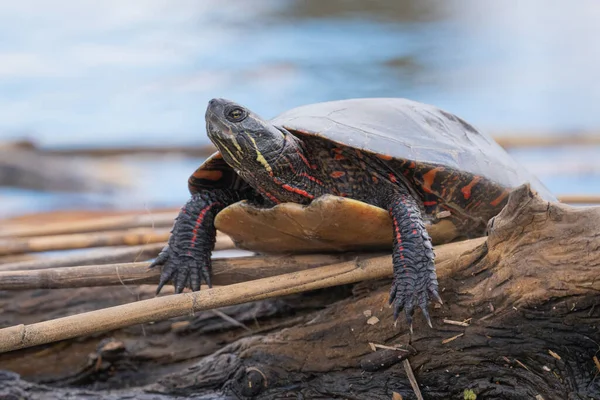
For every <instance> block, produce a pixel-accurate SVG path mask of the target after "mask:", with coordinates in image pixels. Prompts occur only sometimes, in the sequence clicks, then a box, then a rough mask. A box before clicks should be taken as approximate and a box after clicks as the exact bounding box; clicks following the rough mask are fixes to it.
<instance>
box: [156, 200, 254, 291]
mask: <svg viewBox="0 0 600 400" xmlns="http://www.w3.org/2000/svg"><path fill="white" fill-rule="evenodd" d="M240 197H242V196H240V193H238V192H235V191H233V190H203V191H200V192H198V193H195V194H193V195H192V198H191V199H190V200H189V201H188V202H187V203H186V204H185V205H184V206H183V207H182V208H181V211H180V212H179V215H178V216H177V218H176V219H175V224H174V225H173V230H172V231H171V236H170V238H169V243H168V245H167V246H166V247H165V248H164V249H163V250H162V251H161V253H160V254H159V255H158V257H157V258H156V259H155V260H154V262H153V263H152V264H151V265H150V268H154V267H156V266H162V272H161V275H160V283H159V284H158V288H157V289H156V294H158V293H159V292H160V290H161V289H162V288H163V286H164V285H165V283H167V282H168V281H169V280H171V281H172V282H173V285H174V286H175V292H176V293H181V292H182V291H183V289H184V288H185V287H190V288H191V289H192V290H194V291H197V290H200V284H201V283H202V281H204V282H206V284H207V285H208V286H209V287H211V286H212V285H211V282H210V279H211V272H212V264H211V253H212V250H213V248H214V245H215V237H216V229H215V225H214V220H215V216H216V215H217V214H218V213H219V211H221V210H222V209H223V208H225V207H227V206H228V205H230V204H232V203H235V202H236V201H239V200H240V199H241V198H240Z"/></svg>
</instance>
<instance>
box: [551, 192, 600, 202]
mask: <svg viewBox="0 0 600 400" xmlns="http://www.w3.org/2000/svg"><path fill="white" fill-rule="evenodd" d="M558 200H560V202H561V203H567V204H600V196H598V195H585V194H565V195H562V196H558Z"/></svg>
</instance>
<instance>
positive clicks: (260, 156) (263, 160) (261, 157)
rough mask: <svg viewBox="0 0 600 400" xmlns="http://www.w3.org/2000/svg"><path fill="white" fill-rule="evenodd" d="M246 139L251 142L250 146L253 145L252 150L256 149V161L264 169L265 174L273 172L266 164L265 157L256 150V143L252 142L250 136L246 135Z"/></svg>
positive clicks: (252, 139)
mask: <svg viewBox="0 0 600 400" xmlns="http://www.w3.org/2000/svg"><path fill="white" fill-rule="evenodd" d="M248 137H249V138H250V140H251V141H252V144H253V145H254V148H255V149H256V161H258V162H259V163H261V164H262V166H263V167H265V169H266V170H267V172H272V171H273V170H272V169H271V166H270V165H269V163H268V162H267V160H266V159H265V157H264V156H263V155H262V153H261V152H260V150H259V149H258V145H257V144H256V141H255V140H254V138H253V137H252V136H250V135H248Z"/></svg>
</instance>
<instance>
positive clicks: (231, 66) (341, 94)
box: [0, 0, 600, 212]
mask: <svg viewBox="0 0 600 400" xmlns="http://www.w3.org/2000/svg"><path fill="white" fill-rule="evenodd" d="M599 20H600V3H598V2H597V1H596V0H588V1H579V2H577V3H576V5H575V4H570V3H567V2H547V1H544V0H535V1H528V2H517V1H516V0H513V1H500V0H498V1H490V2H480V1H477V0H469V1H467V0H446V1H444V2H439V1H423V0H413V1H402V2H396V1H379V2H377V1H368V2H366V1H358V0H357V1H347V0H346V1H343V0H328V1H327V2H323V1H320V0H304V1H301V0H298V1H275V0H253V1H252V2H249V1H245V0H227V1H226V2H225V1H214V0H203V1H190V0H178V1H177V2H173V1H161V0H144V1H142V0H129V1H127V2H121V1H117V0H109V1H85V0H83V1H79V2H73V1H70V0H62V1H61V0H55V1H51V2H46V1H42V0H39V1H31V0H29V1H27V0H25V1H19V2H1V3H0V139H6V138H10V137H22V136H23V135H27V136H29V137H32V138H34V139H35V140H37V141H38V143H40V144H41V145H43V146H46V147H77V146H94V145H116V144H143V145H156V144H161V143H163V144H176V143H180V144H186V143H202V142H206V136H205V132H204V120H203V116H204V109H205V106H206V103H207V101H208V100H209V99H210V98H212V97H226V98H231V99H234V100H236V101H238V102H240V103H243V104H245V105H247V106H249V107H251V108H252V109H254V110H256V111H257V112H258V113H260V114H261V115H263V116H265V117H272V116H274V115H276V114H278V113H279V112H282V111H284V110H286V109H288V108H291V107H293V106H296V105H301V104H306V103H312V102H318V101H326V100H333V99H341V98H350V97H369V96H377V97H381V96H393V97H408V98H411V99H414V100H418V101H422V102H426V103H432V104H435V105H437V106H440V107H442V108H444V109H447V110H448V111H451V112H454V113H456V114H458V115H459V116H461V117H463V118H464V119H466V120H468V121H469V122H471V123H473V124H474V125H476V126H478V127H479V128H480V129H482V130H486V131H490V132H492V131H493V132H498V131H516V130H524V129H530V130H535V131H548V132H565V131H577V130H593V129H598V128H599V127H600V113H599V112H598V104H600V84H599V83H598V82H600V79H599V78H600V76H599V75H600V74H599V72H598V71H600V46H598V45H597V44H596V43H595V41H596V39H597V38H598V37H600V24H598V23H597V21H599ZM514 154H515V156H516V157H517V158H518V159H519V160H520V161H521V162H522V163H523V164H525V165H526V166H527V167H528V168H530V169H531V170H532V171H533V172H534V173H536V174H538V175H539V176H540V178H541V179H542V180H543V181H544V182H545V183H546V184H547V185H548V186H549V188H550V189H551V190H553V191H554V192H556V193H600V161H599V159H600V157H599V156H600V148H585V149H582V148H569V149H553V150H523V151H519V152H515V153H514ZM198 163H199V160H175V161H163V160H161V162H160V163H158V162H152V161H151V160H150V161H144V162H143V163H142V164H141V166H143V169H142V168H138V170H136V171H137V172H136V177H137V181H138V182H139V185H138V187H136V188H135V189H134V190H132V191H129V192H127V193H119V194H116V195H112V196H104V197H102V196H100V197H98V196H81V195H80V196H73V195H55V194H40V193H35V192H27V191H21V190H7V189H4V190H1V191H0V196H1V197H3V199H4V201H3V205H4V206H5V207H4V209H5V212H6V210H10V211H14V212H21V211H24V210H34V209H40V208H59V207H65V206H73V205H89V204H94V205H111V206H131V207H139V206H148V207H151V206H154V205H178V204H180V203H181V202H182V201H185V198H186V197H187V192H186V186H185V185H186V179H187V176H188V175H189V173H190V172H191V171H192V170H193V169H194V168H195V166H196V165H197V164H198ZM137 166H138V167H139V166H140V164H139V163H138V164H137Z"/></svg>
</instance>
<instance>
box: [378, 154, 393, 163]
mask: <svg viewBox="0 0 600 400" xmlns="http://www.w3.org/2000/svg"><path fill="white" fill-rule="evenodd" d="M377 157H379V158H381V159H382V160H385V161H390V160H391V159H392V158H393V157H392V156H388V155H387V154H377Z"/></svg>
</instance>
